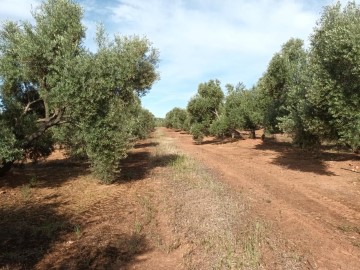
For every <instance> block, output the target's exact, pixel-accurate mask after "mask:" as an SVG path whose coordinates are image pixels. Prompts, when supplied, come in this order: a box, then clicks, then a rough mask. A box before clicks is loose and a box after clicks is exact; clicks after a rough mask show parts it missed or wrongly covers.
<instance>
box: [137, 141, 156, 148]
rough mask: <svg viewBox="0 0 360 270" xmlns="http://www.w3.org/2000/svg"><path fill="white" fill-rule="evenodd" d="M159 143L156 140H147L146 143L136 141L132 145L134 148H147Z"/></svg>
mask: <svg viewBox="0 0 360 270" xmlns="http://www.w3.org/2000/svg"><path fill="white" fill-rule="evenodd" d="M158 145H159V143H158V142H147V143H137V144H135V145H134V148H135V149H138V148H149V147H156V146H158Z"/></svg>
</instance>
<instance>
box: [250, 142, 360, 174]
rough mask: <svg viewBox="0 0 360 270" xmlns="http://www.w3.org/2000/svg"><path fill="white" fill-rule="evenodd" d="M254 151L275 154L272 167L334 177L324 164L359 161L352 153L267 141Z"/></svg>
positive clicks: (257, 146)
mask: <svg viewBox="0 0 360 270" xmlns="http://www.w3.org/2000/svg"><path fill="white" fill-rule="evenodd" d="M255 150H260V151H274V152H276V153H277V155H276V157H275V158H274V159H273V160H272V162H271V163H272V164H274V165H277V166H281V167H284V168H286V169H289V170H295V171H302V172H310V173H315V174H318V175H327V176H336V174H335V173H333V172H331V171H329V170H328V167H327V165H326V162H328V161H350V160H356V159H359V157H357V156H356V155H355V154H352V153H344V152H342V153H334V152H329V151H326V149H325V148H321V149H318V150H316V151H308V150H303V149H299V148H296V147H294V146H292V145H291V144H290V143H288V142H277V141H275V140H269V139H268V140H266V141H265V142H262V143H261V144H258V145H256V146H255Z"/></svg>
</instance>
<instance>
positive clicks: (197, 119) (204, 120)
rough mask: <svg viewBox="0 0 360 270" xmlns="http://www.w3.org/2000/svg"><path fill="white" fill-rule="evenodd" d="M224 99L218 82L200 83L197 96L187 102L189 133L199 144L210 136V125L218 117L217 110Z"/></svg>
mask: <svg viewBox="0 0 360 270" xmlns="http://www.w3.org/2000/svg"><path fill="white" fill-rule="evenodd" d="M223 99H224V93H223V91H222V90H221V86H220V81H219V80H210V81H208V82H205V83H201V84H200V85H199V87H198V92H197V94H196V95H195V96H194V97H193V98H192V99H191V100H190V101H189V103H188V105H187V111H188V113H189V119H190V126H191V128H190V133H191V134H192V135H193V138H194V139H195V140H197V141H198V142H201V141H202V139H203V137H204V136H207V135H209V134H210V126H211V124H212V123H213V122H214V121H215V120H216V119H217V118H218V117H219V110H220V107H221V104H222V102H223Z"/></svg>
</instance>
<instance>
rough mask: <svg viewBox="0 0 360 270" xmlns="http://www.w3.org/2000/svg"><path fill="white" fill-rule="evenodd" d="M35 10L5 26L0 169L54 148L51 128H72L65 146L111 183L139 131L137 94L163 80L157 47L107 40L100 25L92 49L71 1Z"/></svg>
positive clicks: (0, 52)
mask: <svg viewBox="0 0 360 270" xmlns="http://www.w3.org/2000/svg"><path fill="white" fill-rule="evenodd" d="M33 16H34V19H35V24H34V25H32V24H30V23H28V22H19V23H16V22H5V23H4V24H3V26H2V27H1V29H0V79H1V82H2V84H1V88H0V91H1V92H0V94H1V100H2V110H1V112H0V123H1V125H2V126H5V127H6V128H4V129H2V131H1V133H2V135H3V134H4V137H5V138H7V139H6V140H4V141H2V144H1V145H0V146H1V149H0V154H1V156H0V161H1V164H2V165H0V171H2V172H4V171H5V170H6V169H8V168H9V167H10V165H11V164H12V163H13V162H14V161H15V160H17V159H19V158H20V156H22V157H31V156H42V155H48V154H49V153H51V150H52V146H53V144H54V133H57V134H58V135H59V134H60V135H59V136H55V137H61V134H62V135H70V134H71V136H66V140H67V141H68V142H69V143H68V144H67V145H68V146H70V147H73V148H75V150H76V151H78V152H82V154H84V155H85V156H87V157H88V158H89V159H90V161H91V164H92V168H93V170H94V172H95V174H96V175H98V176H99V177H100V179H102V180H103V181H105V182H111V181H112V180H113V179H114V173H115V172H116V170H117V167H118V162H119V160H120V159H121V158H122V157H124V156H125V154H126V150H127V149H128V148H129V145H130V142H131V140H132V138H133V135H134V133H135V132H134V128H135V127H136V116H137V115H138V114H137V113H134V112H137V111H138V110H139V100H138V97H139V96H141V95H144V94H146V93H147V91H148V90H149V89H150V88H151V86H152V84H153V82H154V81H155V80H157V79H158V73H157V72H156V67H157V62H158V52H157V50H156V49H154V48H152V47H151V44H150V42H149V41H148V40H147V39H144V38H139V37H136V36H132V37H122V36H115V37H114V39H113V40H110V39H109V38H108V37H107V35H106V33H105V30H104V28H103V27H99V29H98V32H97V43H98V50H97V51H96V52H95V53H91V52H89V51H87V50H86V49H85V48H84V47H83V45H82V42H83V39H84V36H85V30H84V26H83V25H82V24H81V19H82V9H81V7H80V6H79V5H78V4H76V3H75V2H73V1H71V0H48V1H45V2H43V3H42V4H41V6H40V7H39V8H38V9H36V10H35V11H34V12H33ZM54 127H57V129H54ZM63 138H65V137H64V136H63ZM9 149H10V150H9ZM76 151H75V152H76ZM34 153H36V155H34Z"/></svg>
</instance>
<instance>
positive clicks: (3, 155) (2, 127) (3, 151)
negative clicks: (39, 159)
mask: <svg viewBox="0 0 360 270" xmlns="http://www.w3.org/2000/svg"><path fill="white" fill-rule="evenodd" d="M0 117H1V115H0ZM0 138H1V140H0V161H1V163H5V162H10V161H13V160H16V159H20V158H21V156H22V154H23V151H22V149H20V148H18V147H17V142H16V138H15V136H14V133H13V132H11V130H10V128H9V127H7V126H6V124H5V123H4V121H2V120H1V118H0Z"/></svg>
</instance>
